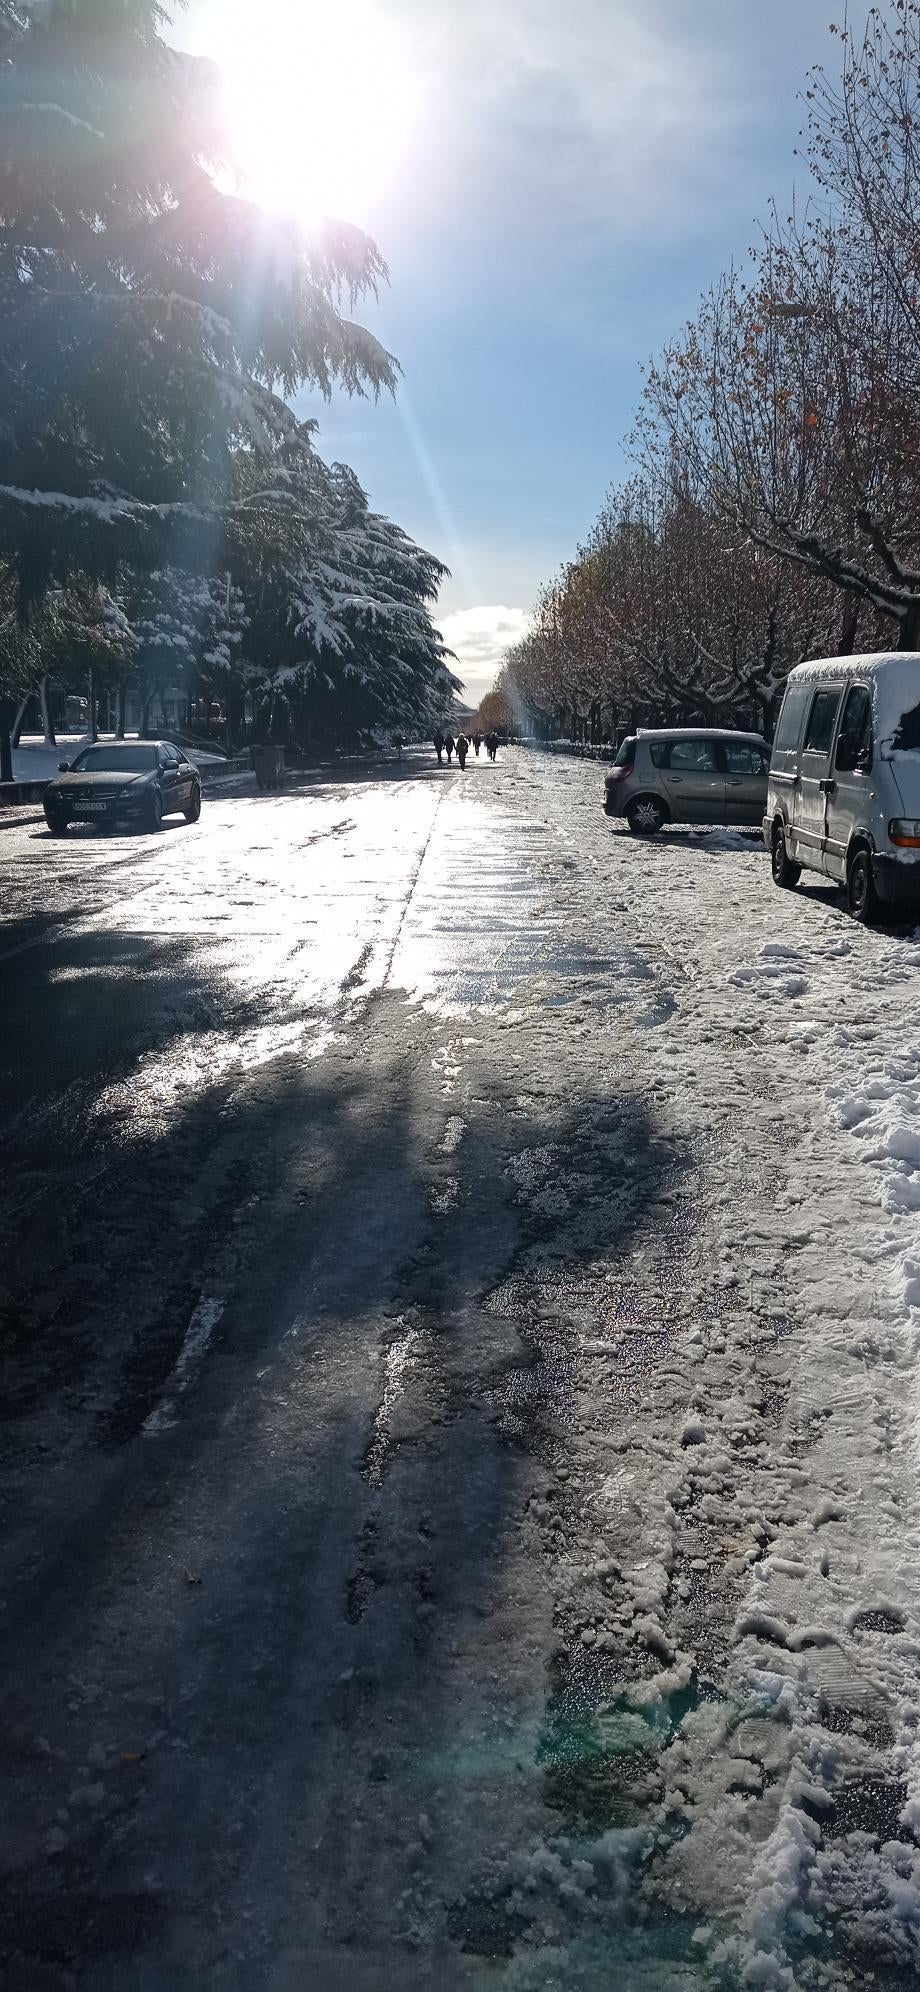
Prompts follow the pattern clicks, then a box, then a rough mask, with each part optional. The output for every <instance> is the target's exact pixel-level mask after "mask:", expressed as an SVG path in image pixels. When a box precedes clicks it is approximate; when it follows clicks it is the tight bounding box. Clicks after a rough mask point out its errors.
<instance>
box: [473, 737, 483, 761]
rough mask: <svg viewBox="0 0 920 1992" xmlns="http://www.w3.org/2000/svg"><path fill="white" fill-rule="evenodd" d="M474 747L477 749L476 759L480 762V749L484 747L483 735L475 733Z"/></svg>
mask: <svg viewBox="0 0 920 1992" xmlns="http://www.w3.org/2000/svg"><path fill="white" fill-rule="evenodd" d="M473 746H474V747H475V749H476V759H477V761H478V759H479V749H480V747H481V746H482V734H481V733H474V734H473Z"/></svg>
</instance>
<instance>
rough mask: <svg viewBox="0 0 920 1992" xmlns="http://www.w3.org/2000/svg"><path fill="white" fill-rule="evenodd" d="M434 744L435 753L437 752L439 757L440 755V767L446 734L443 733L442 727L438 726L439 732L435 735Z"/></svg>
mask: <svg viewBox="0 0 920 1992" xmlns="http://www.w3.org/2000/svg"><path fill="white" fill-rule="evenodd" d="M433 746H434V751H435V753H436V754H437V757H438V766H439V767H440V765H441V755H442V754H443V752H444V735H443V733H442V732H441V729H440V727H438V730H437V732H436V734H435V736H434V741H433Z"/></svg>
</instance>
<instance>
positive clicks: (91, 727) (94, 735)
mask: <svg viewBox="0 0 920 1992" xmlns="http://www.w3.org/2000/svg"><path fill="white" fill-rule="evenodd" d="M86 730H87V732H88V734H89V737H90V739H91V740H98V738H99V728H98V726H97V725H96V673H95V671H94V670H93V667H92V665H90V667H89V724H88V726H87V729H86Z"/></svg>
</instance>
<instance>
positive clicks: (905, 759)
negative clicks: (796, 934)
mask: <svg viewBox="0 0 920 1992" xmlns="http://www.w3.org/2000/svg"><path fill="white" fill-rule="evenodd" d="M763 834H764V840H765V842H766V845H767V848H768V850H769V852H770V855H771V860H772V865H773V879H774V882H775V884H776V885H780V886H795V885H798V882H799V879H800V877H801V875H802V872H803V870H808V871H815V872H821V873H823V874H824V876H825V877H826V878H833V879H836V880H837V881H838V883H839V884H841V885H843V886H844V887H845V888H846V895H847V905H848V907H849V909H850V912H851V913H852V915H853V917H854V919H856V920H862V921H867V922H868V921H871V920H873V919H876V918H877V917H878V915H879V914H880V912H881V910H882V908H883V907H884V906H904V907H917V906H920V654H918V653H914V652H908V651H902V652H899V653H897V654H896V655H894V656H884V655H881V656H873V657H830V658H824V659H822V660H821V661H820V662H818V663H815V664H799V665H798V666H797V667H796V669H795V670H794V671H790V673H789V677H788V679H787V682H786V691H785V695H784V698H783V704H782V709H781V711H780V716H779V722H778V724H777V728H776V738H775V740H774V742H773V754H772V758H771V761H770V783H769V789H768V793H767V808H766V814H765V816H764V821H763Z"/></svg>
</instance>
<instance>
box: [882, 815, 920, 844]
mask: <svg viewBox="0 0 920 1992" xmlns="http://www.w3.org/2000/svg"><path fill="white" fill-rule="evenodd" d="M888 837H889V841H890V842H891V843H892V844H897V845H898V846H899V848H900V849H901V850H905V851H920V821H918V819H917V818H916V817H914V816H895V817H893V818H892V821H891V822H890V823H889V825H888Z"/></svg>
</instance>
